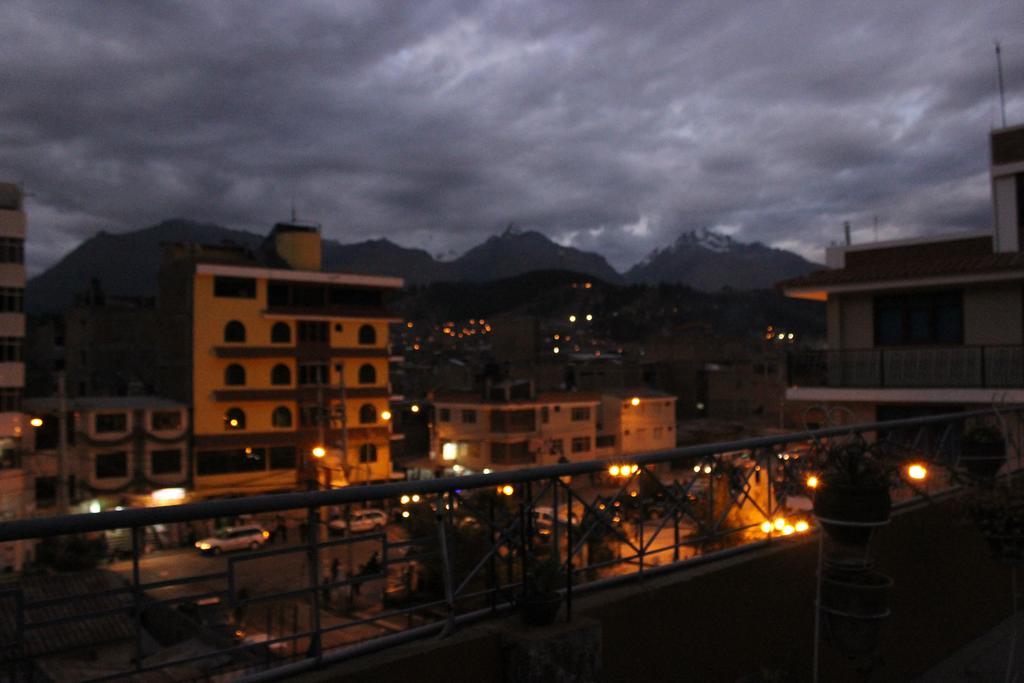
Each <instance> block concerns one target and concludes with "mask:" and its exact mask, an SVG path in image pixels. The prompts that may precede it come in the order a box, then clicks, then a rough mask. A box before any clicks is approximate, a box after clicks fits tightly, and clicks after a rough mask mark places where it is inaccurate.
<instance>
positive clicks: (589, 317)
mask: <svg viewBox="0 0 1024 683" xmlns="http://www.w3.org/2000/svg"><path fill="white" fill-rule="evenodd" d="M593 319H594V316H593V315H591V314H590V313H587V322H590V321H591V320H593Z"/></svg>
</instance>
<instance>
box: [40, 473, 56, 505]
mask: <svg viewBox="0 0 1024 683" xmlns="http://www.w3.org/2000/svg"><path fill="white" fill-rule="evenodd" d="M56 504H57V477H36V507H37V508H50V507H53V506H54V505H56Z"/></svg>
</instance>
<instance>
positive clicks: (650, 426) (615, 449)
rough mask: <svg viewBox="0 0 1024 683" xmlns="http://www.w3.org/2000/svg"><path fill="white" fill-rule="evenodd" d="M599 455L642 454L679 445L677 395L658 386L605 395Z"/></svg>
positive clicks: (599, 435) (601, 415)
mask: <svg viewBox="0 0 1024 683" xmlns="http://www.w3.org/2000/svg"><path fill="white" fill-rule="evenodd" d="M597 431H598V434H597V446H598V448H597V456H598V457H602V458H610V457H613V456H627V455H638V454H640V453H653V452H655V451H663V450H666V449H669V448H674V447H675V445H676V397H675V396H672V395H671V394H666V393H664V392H662V391H655V390H654V389H646V388H645V389H633V390H629V389H624V390H621V391H614V392H611V393H604V394H602V395H601V413H600V422H599V423H598V426H597Z"/></svg>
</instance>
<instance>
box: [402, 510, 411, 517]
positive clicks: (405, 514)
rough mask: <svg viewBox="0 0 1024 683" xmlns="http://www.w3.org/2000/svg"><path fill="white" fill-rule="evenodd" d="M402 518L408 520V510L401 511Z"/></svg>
mask: <svg viewBox="0 0 1024 683" xmlns="http://www.w3.org/2000/svg"><path fill="white" fill-rule="evenodd" d="M402 516H403V517H405V518H406V519H408V518H409V511H408V510H402Z"/></svg>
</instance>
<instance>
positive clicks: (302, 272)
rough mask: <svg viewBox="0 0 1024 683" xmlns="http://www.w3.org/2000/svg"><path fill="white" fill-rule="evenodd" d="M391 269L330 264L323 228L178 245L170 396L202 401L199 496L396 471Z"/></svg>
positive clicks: (171, 303) (172, 276) (167, 288)
mask: <svg viewBox="0 0 1024 683" xmlns="http://www.w3.org/2000/svg"><path fill="white" fill-rule="evenodd" d="M401 286H402V280H400V279H398V278H390V277H374V276H368V275H351V274H345V273H329V272H323V271H322V270H321V240H320V232H319V229H318V228H315V227H311V226H303V225H294V224H283V223H279V224H277V225H275V226H274V229H273V231H272V232H271V234H270V235H269V237H268V238H267V240H266V241H265V242H264V244H263V246H262V247H261V248H260V249H259V250H257V251H248V250H245V249H242V248H240V247H232V246H230V245H221V246H202V245H174V246H171V247H169V248H168V249H167V251H166V253H165V257H164V263H163V265H162V267H161V272H160V296H159V303H158V309H159V312H160V318H161V320H163V321H164V322H165V325H166V327H167V333H166V334H164V335H163V336H162V340H161V344H162V347H163V348H162V351H161V354H160V357H161V364H162V367H161V368H159V369H158V376H159V382H158V384H159V385H160V386H161V387H162V393H165V394H167V395H170V396H173V397H175V398H177V399H178V400H181V401H185V402H188V403H189V404H190V405H191V406H192V411H193V418H192V426H193V473H192V474H193V477H192V481H193V485H194V493H195V495H196V496H198V497H204V496H221V495H241V494H252V493H262V492H270V491H284V490H294V489H295V488H296V487H300V488H304V487H317V486H319V487H326V486H342V485H345V484H348V483H367V482H371V481H382V480H387V479H389V478H390V477H391V476H392V469H391V458H390V443H391V429H390V423H389V419H390V409H389V400H390V398H391V392H390V385H389V380H388V378H389V373H388V369H389V347H388V323H390V322H396V321H397V319H395V318H394V317H393V316H392V315H391V314H390V313H389V312H388V310H387V308H386V302H385V297H386V295H387V294H388V293H389V292H390V291H393V290H395V289H398V288H399V287H401Z"/></svg>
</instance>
